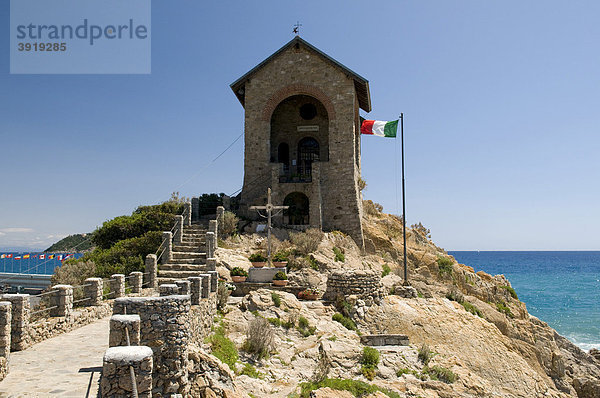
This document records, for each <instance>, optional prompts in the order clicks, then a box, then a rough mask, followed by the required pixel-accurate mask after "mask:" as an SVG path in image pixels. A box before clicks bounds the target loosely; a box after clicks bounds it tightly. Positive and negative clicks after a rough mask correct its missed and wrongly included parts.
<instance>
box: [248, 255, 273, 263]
mask: <svg viewBox="0 0 600 398" xmlns="http://www.w3.org/2000/svg"><path fill="white" fill-rule="evenodd" d="M248 260H250V262H252V263H262V262H265V261H268V260H269V259H268V258H267V257H265V256H263V255H262V254H261V253H252V254H251V255H250V256H249V257H248Z"/></svg>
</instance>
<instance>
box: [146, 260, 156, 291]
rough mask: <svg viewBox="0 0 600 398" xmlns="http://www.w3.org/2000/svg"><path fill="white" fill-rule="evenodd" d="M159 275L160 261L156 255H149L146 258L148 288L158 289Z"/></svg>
mask: <svg viewBox="0 0 600 398" xmlns="http://www.w3.org/2000/svg"><path fill="white" fill-rule="evenodd" d="M157 274H158V261H157V260H156V254H148V255H147V256H146V282H148V288H150V289H156V288H157V287H158V281H157Z"/></svg>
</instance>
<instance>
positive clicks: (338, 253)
mask: <svg viewBox="0 0 600 398" xmlns="http://www.w3.org/2000/svg"><path fill="white" fill-rule="evenodd" d="M333 254H335V261H339V262H342V263H344V262H346V256H344V252H343V251H342V249H340V248H339V247H337V246H334V248H333Z"/></svg>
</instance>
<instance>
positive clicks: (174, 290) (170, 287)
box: [158, 283, 179, 296]
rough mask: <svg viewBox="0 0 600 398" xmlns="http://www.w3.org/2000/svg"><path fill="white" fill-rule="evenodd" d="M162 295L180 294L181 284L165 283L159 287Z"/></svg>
mask: <svg viewBox="0 0 600 398" xmlns="http://www.w3.org/2000/svg"><path fill="white" fill-rule="evenodd" d="M158 290H159V292H160V295H161V296H172V295H176V294H179V286H177V285H176V284H174V283H165V284H163V285H160V286H159V287H158Z"/></svg>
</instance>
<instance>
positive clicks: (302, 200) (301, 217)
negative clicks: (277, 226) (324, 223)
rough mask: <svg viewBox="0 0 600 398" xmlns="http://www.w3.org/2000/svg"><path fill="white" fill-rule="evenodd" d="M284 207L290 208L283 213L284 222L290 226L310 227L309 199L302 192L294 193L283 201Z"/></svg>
mask: <svg viewBox="0 0 600 398" xmlns="http://www.w3.org/2000/svg"><path fill="white" fill-rule="evenodd" d="M283 205H284V206H290V208H289V209H287V210H284V211H283V219H284V222H286V223H287V224H290V225H308V222H309V217H308V214H309V203H308V197H306V195H304V194H303V193H301V192H293V193H291V194H289V195H288V196H286V197H285V199H284V200H283Z"/></svg>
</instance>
